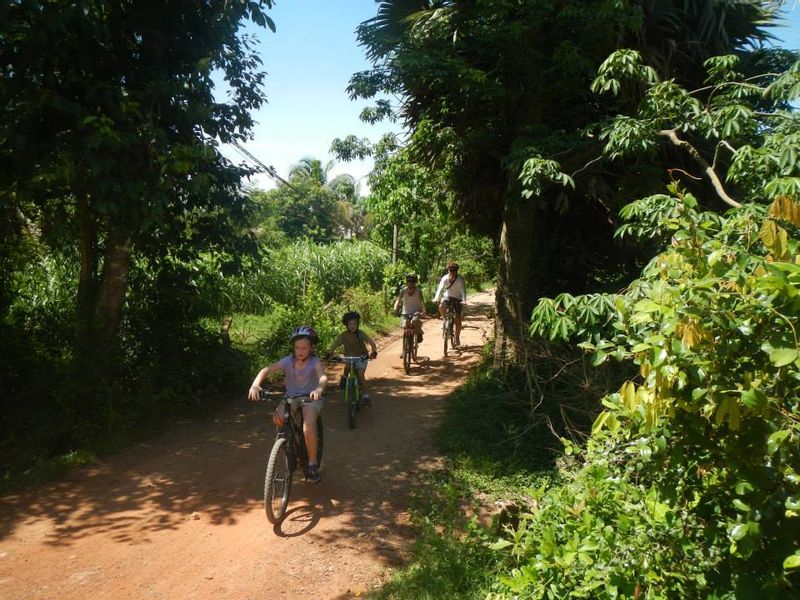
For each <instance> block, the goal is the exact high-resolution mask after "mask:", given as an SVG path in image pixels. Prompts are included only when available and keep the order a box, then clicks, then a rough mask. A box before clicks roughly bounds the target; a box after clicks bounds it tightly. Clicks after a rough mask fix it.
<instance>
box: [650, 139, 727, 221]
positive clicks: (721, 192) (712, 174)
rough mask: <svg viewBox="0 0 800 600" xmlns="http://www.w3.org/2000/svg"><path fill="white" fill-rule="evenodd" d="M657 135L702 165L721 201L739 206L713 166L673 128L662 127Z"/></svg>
mask: <svg viewBox="0 0 800 600" xmlns="http://www.w3.org/2000/svg"><path fill="white" fill-rule="evenodd" d="M658 135H660V136H663V137H665V138H667V139H669V141H670V142H672V143H673V144H674V145H675V146H678V147H679V148H683V149H684V150H686V152H688V153H689V156H691V157H692V158H693V159H694V160H695V162H697V163H698V164H699V165H700V166H701V167H703V170H704V171H705V174H706V176H707V177H708V178H709V180H711V185H712V186H714V190H715V191H716V192H717V195H718V196H719V197H720V198H721V199H722V201H723V202H725V204H728V205H730V206H733V207H734V208H736V207H739V206H741V204H739V203H738V202H737V201H736V200H734V199H733V198H731V197H730V196H729V195H728V193H727V192H726V191H725V187H724V186H723V185H722V181H720V178H719V176H718V175H717V173H716V171H714V169H713V167H712V166H711V165H709V164H708V161H706V159H705V158H703V157H702V156H701V154H700V153H699V152H698V151H697V148H695V147H694V146H692V145H691V144H690V143H689V142H687V141H684V140H682V139H680V138H679V137H678V134H677V133H676V132H675V130H674V129H662V130H661V131H659V132H658Z"/></svg>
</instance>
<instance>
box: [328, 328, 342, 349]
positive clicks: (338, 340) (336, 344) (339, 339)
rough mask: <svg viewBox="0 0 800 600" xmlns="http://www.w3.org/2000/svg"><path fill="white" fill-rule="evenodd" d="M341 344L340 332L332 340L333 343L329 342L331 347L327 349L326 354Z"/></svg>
mask: <svg viewBox="0 0 800 600" xmlns="http://www.w3.org/2000/svg"><path fill="white" fill-rule="evenodd" d="M341 345H342V334H341V333H340V334H339V335H337V336H336V339H335V340H333V343H332V344H331V349H330V350H328V354H333V351H334V350H336V349H337V348H338V347H339V346H341Z"/></svg>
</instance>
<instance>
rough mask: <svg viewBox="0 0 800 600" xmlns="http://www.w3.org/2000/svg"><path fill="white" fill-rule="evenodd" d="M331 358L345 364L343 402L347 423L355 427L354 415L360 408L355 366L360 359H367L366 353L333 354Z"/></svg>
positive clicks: (359, 389)
mask: <svg viewBox="0 0 800 600" xmlns="http://www.w3.org/2000/svg"><path fill="white" fill-rule="evenodd" d="M331 360H333V361H334V362H342V363H344V364H345V375H344V403H345V406H346V407H347V424H348V425H349V426H350V429H355V426H356V415H357V414H358V411H360V410H361V386H360V385H359V383H358V375H356V368H357V367H358V364H359V363H361V362H362V361H367V360H369V356H367V355H366V354H364V355H361V356H335V357H333V358H332V359H331Z"/></svg>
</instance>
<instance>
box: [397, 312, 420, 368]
mask: <svg viewBox="0 0 800 600" xmlns="http://www.w3.org/2000/svg"><path fill="white" fill-rule="evenodd" d="M419 314H421V313H420V312H419V311H417V312H414V313H411V314H408V313H403V314H402V315H401V316H402V317H403V319H404V321H403V369H404V370H405V372H406V375H408V374H409V373H410V371H411V361H414V362H417V348H419V344H418V343H417V340H416V331H414V326H413V325H412V319H413V318H414V317H415V316H418V315H419Z"/></svg>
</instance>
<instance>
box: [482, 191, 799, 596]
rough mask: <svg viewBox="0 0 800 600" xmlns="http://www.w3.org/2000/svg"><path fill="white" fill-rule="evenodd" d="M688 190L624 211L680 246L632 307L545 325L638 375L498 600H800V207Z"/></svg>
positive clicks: (576, 312)
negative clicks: (715, 198)
mask: <svg viewBox="0 0 800 600" xmlns="http://www.w3.org/2000/svg"><path fill="white" fill-rule="evenodd" d="M673 192H674V193H675V194H676V196H677V197H671V196H663V195H661V196H659V197H658V198H649V199H645V200H642V201H639V202H637V203H634V204H633V205H631V206H630V207H629V208H628V209H627V210H626V211H625V214H627V215H628V216H629V217H630V218H636V217H637V216H640V215H642V216H643V215H647V216H648V217H649V218H650V219H651V225H650V226H649V227H651V226H655V227H657V228H658V227H661V228H664V230H666V231H668V232H669V234H670V235H669V240H670V243H669V246H668V247H667V249H665V251H664V252H662V253H661V254H660V255H658V256H657V257H655V258H654V259H653V260H652V261H651V263H650V265H649V266H648V267H647V269H645V271H644V272H643V274H642V277H641V278H640V279H639V280H637V281H636V282H634V283H633V284H632V285H631V286H630V287H629V290H628V291H627V292H626V293H624V294H620V295H617V296H613V297H604V298H601V297H597V296H594V297H581V298H561V299H560V300H559V301H558V302H557V303H556V302H554V301H550V300H543V301H542V302H541V303H540V305H539V306H538V307H537V309H536V310H535V311H534V315H533V319H532V322H533V326H532V328H533V331H534V332H535V333H543V334H548V335H551V336H553V337H571V336H576V335H577V336H580V337H582V338H583V339H587V340H590V341H587V342H585V343H584V347H585V348H586V349H587V350H588V351H590V352H592V353H593V355H594V359H595V362H596V363H598V364H599V363H602V362H604V361H608V360H612V358H616V359H618V360H626V361H631V362H633V363H634V364H636V365H637V366H638V368H639V372H640V375H639V378H638V380H637V381H636V382H634V381H629V382H626V383H625V384H623V386H622V387H621V388H620V390H619V392H617V393H614V394H611V395H609V396H607V397H606V398H605V399H604V400H603V405H604V407H605V409H606V410H605V411H604V412H603V413H601V414H600V415H599V416H598V417H597V419H596V421H595V423H594V426H593V429H592V436H591V438H590V440H589V443H588V445H587V447H586V450H585V453H584V455H583V461H584V466H583V467H582V468H577V467H576V468H575V469H573V472H572V475H571V477H572V479H573V480H574V484H571V486H567V487H566V488H564V487H559V488H554V489H553V490H551V492H550V493H548V494H547V495H546V496H545V497H544V498H543V500H542V506H543V507H544V508H543V509H542V510H540V511H539V512H537V513H535V514H533V515H531V517H530V519H529V520H528V521H526V525H525V527H523V528H522V529H521V530H520V532H518V533H517V534H516V537H515V539H514V540H513V541H510V543H511V544H512V546H513V548H514V551H513V552H514V556H515V561H514V562H513V568H511V569H510V570H509V573H508V574H507V575H505V576H503V577H501V578H500V580H499V581H500V585H499V588H500V590H499V591H498V592H497V594H496V596H495V597H496V598H511V597H514V596H515V595H517V594H519V593H520V592H521V591H523V590H524V595H526V596H530V597H543V596H558V597H561V596H567V595H572V596H573V597H589V596H591V597H598V598H606V597H608V598H634V597H637V596H638V597H642V596H641V595H642V594H644V597H647V598H672V597H712V598H734V597H736V598H750V597H752V598H755V597H759V598H785V597H789V596H791V595H797V594H798V593H800V587H799V586H800V580H799V578H798V573H800V501H799V500H798V499H799V498H800V477H798V473H800V444H798V441H800V342H798V334H797V330H798V325H800V323H798V321H800V235H798V233H799V232H800V230H799V229H798V227H799V226H800V204H799V203H797V202H795V201H793V200H792V199H790V198H787V197H779V198H777V199H776V201H775V202H773V204H772V206H771V207H770V209H769V212H767V209H766V208H765V207H759V206H754V205H749V206H744V207H742V208H740V209H736V210H733V211H731V212H730V213H729V215H728V216H726V217H720V216H719V215H715V214H708V213H702V212H698V211H697V203H696V201H695V199H694V198H693V197H692V196H691V195H689V194H683V193H680V191H679V190H678V189H677V188H673ZM654 210H655V211H658V213H659V214H660V215H661V216H662V218H661V219H652V216H653V211H654ZM602 307H605V308H606V310H607V314H603V310H602ZM592 332H594V334H593V335H592ZM566 446H567V450H568V454H575V453H577V449H576V448H575V447H574V446H573V445H572V444H571V443H569V442H567V443H566ZM567 474H569V472H568V473H567ZM621 523H624V526H620V524H621ZM609 528H610V529H609ZM643 532H647V533H646V535H645V534H643ZM566 552H569V554H568V555H567V554H565V553H566ZM603 574H605V575H603ZM543 582H547V584H546V586H545V584H544V583H543Z"/></svg>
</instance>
